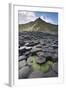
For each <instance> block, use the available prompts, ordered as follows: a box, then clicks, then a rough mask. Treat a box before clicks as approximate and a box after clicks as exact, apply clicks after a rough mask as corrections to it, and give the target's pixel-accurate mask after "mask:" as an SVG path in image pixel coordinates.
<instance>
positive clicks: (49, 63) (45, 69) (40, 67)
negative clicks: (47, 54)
mask: <svg viewBox="0 0 66 90" xmlns="http://www.w3.org/2000/svg"><path fill="white" fill-rule="evenodd" d="M36 59H37V56H32V57H30V58H29V60H28V62H27V63H28V64H31V66H32V69H33V71H41V72H44V73H45V72H48V71H49V69H50V67H52V65H53V62H52V61H50V60H48V61H47V62H46V63H44V64H41V65H40V64H37V63H36Z"/></svg>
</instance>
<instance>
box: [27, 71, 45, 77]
mask: <svg viewBox="0 0 66 90" xmlns="http://www.w3.org/2000/svg"><path fill="white" fill-rule="evenodd" d="M43 75H44V74H43V73H42V72H40V71H33V72H32V73H31V74H30V75H29V76H28V78H41V77H43Z"/></svg>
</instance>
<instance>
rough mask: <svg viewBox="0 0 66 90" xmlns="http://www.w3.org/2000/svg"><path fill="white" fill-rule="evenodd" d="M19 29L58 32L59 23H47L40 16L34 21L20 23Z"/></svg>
mask: <svg viewBox="0 0 66 90" xmlns="http://www.w3.org/2000/svg"><path fill="white" fill-rule="evenodd" d="M19 31H20V32H22V31H40V32H41V31H42V32H58V25H54V24H50V23H47V22H45V21H43V20H42V19H41V18H38V19H36V20H35V21H33V22H29V23H26V24H19Z"/></svg>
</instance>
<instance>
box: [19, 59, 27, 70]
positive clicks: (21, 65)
mask: <svg viewBox="0 0 66 90" xmlns="http://www.w3.org/2000/svg"><path fill="white" fill-rule="evenodd" d="M25 65H27V62H26V60H22V61H19V62H18V67H19V69H21V68H22V67H24V66H25Z"/></svg>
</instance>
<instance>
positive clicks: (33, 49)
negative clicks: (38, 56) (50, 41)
mask: <svg viewBox="0 0 66 90" xmlns="http://www.w3.org/2000/svg"><path fill="white" fill-rule="evenodd" d="M39 51H42V49H41V48H36V47H34V48H32V50H31V53H37V52H39Z"/></svg>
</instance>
